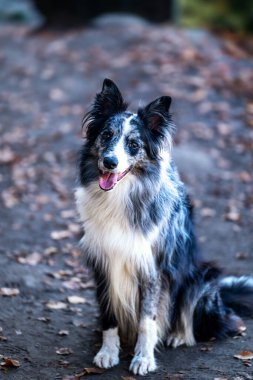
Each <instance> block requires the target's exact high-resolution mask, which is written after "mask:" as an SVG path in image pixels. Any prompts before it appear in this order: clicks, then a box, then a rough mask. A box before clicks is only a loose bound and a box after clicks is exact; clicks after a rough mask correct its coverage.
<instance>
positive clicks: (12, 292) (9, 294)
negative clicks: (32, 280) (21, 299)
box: [0, 288, 20, 297]
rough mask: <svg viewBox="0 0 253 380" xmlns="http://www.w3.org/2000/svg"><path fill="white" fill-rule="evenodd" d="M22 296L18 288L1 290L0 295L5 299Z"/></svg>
mask: <svg viewBox="0 0 253 380" xmlns="http://www.w3.org/2000/svg"><path fill="white" fill-rule="evenodd" d="M18 294H20V291H19V289H17V288H0V295H1V296H5V297H12V296H17V295H18Z"/></svg>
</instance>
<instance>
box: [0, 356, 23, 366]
mask: <svg viewBox="0 0 253 380" xmlns="http://www.w3.org/2000/svg"><path fill="white" fill-rule="evenodd" d="M0 365H1V366H2V367H16V368H18V367H20V363H19V361H18V360H16V359H12V358H9V357H4V359H3V361H2V362H1V363H0Z"/></svg>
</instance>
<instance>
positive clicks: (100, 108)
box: [93, 79, 127, 118]
mask: <svg viewBox="0 0 253 380" xmlns="http://www.w3.org/2000/svg"><path fill="white" fill-rule="evenodd" d="M126 109H127V104H126V103H125V102H124V100H123V98H122V95H121V93H120V91H119V89H118V87H117V86H116V84H115V83H114V82H113V81H112V80H111V79H105V80H104V82H103V86H102V91H101V92H100V93H99V94H97V95H96V98H95V103H94V110H93V111H94V112H95V113H96V114H97V116H98V117H102V118H107V117H110V116H112V115H114V114H116V113H119V112H124V111H125V110H126Z"/></svg>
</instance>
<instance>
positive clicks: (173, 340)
mask: <svg viewBox="0 0 253 380" xmlns="http://www.w3.org/2000/svg"><path fill="white" fill-rule="evenodd" d="M166 344H167V347H173V348H177V347H180V346H183V345H186V346H193V345H194V344H195V340H194V338H191V336H189V337H188V339H187V337H184V336H180V335H169V337H168V338H167V341H166Z"/></svg>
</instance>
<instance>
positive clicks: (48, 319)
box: [37, 317, 51, 323]
mask: <svg viewBox="0 0 253 380" xmlns="http://www.w3.org/2000/svg"><path fill="white" fill-rule="evenodd" d="M37 319H38V321H41V322H44V323H49V322H50V321H51V319H50V318H47V317H39V318H37Z"/></svg>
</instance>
